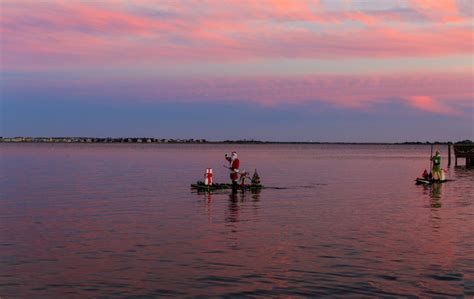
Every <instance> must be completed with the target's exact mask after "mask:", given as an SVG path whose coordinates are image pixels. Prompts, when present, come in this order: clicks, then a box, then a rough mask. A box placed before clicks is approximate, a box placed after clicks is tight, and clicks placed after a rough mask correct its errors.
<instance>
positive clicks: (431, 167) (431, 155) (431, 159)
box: [430, 144, 433, 173]
mask: <svg viewBox="0 0 474 299" xmlns="http://www.w3.org/2000/svg"><path fill="white" fill-rule="evenodd" d="M432 169H433V144H431V153H430V173H431V170H432Z"/></svg>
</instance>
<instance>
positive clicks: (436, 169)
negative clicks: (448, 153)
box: [431, 152, 441, 180]
mask: <svg viewBox="0 0 474 299" xmlns="http://www.w3.org/2000/svg"><path fill="white" fill-rule="evenodd" d="M431 161H433V169H432V171H431V173H432V174H433V179H435V180H440V179H441V156H440V155H439V153H438V152H437V153H436V156H434V157H433V158H431Z"/></svg>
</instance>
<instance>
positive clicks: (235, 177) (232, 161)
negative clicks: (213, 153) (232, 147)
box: [225, 152, 240, 188]
mask: <svg viewBox="0 0 474 299" xmlns="http://www.w3.org/2000/svg"><path fill="white" fill-rule="evenodd" d="M225 159H226V160H227V161H228V162H229V169H230V179H231V180H232V187H234V188H236V187H237V185H238V181H239V167H240V160H239V157H238V156H237V153H236V152H232V154H231V155H228V154H225Z"/></svg>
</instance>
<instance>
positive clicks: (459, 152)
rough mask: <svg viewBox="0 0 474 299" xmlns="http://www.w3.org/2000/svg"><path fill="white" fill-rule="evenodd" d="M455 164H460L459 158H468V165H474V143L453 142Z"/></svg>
mask: <svg viewBox="0 0 474 299" xmlns="http://www.w3.org/2000/svg"><path fill="white" fill-rule="evenodd" d="M453 148H454V166H458V158H465V159H466V166H474V143H458V144H453Z"/></svg>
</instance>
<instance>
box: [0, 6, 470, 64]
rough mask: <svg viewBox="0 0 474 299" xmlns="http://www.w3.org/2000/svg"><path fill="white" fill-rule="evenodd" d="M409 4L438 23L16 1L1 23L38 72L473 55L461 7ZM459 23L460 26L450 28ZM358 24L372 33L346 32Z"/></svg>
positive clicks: (301, 11)
mask: <svg viewBox="0 0 474 299" xmlns="http://www.w3.org/2000/svg"><path fill="white" fill-rule="evenodd" d="M409 4H410V6H409V7H410V9H411V10H412V11H414V12H416V13H418V14H419V15H421V16H425V17H426V20H428V21H429V22H431V23H428V25H426V24H425V25H424V26H419V25H418V24H417V22H411V20H410V19H409V17H407V16H405V15H403V13H404V11H406V10H407V9H408V8H406V9H405V10H401V11H399V10H397V9H392V10H379V11H377V10H363V9H357V8H347V9H339V10H330V9H329V8H328V7H329V6H328V5H323V3H320V2H314V1H285V0H266V1H248V2H247V1H228V2H227V1H226V2H223V1H199V2H193V1H186V2H180V1H170V2H162V3H159V4H156V3H155V2H153V3H152V2H150V1H134V2H133V3H128V2H118V1H112V0H107V1H99V2H81V1H68V2H53V1H22V3H21V5H20V4H18V2H16V1H8V0H6V1H2V18H1V20H0V34H1V35H2V39H1V40H0V43H1V46H2V49H3V54H2V61H3V62H2V66H1V67H2V69H9V70H21V69H24V70H28V69H30V70H38V69H54V68H67V67H84V66H91V67H97V66H111V65H117V63H118V64H122V65H127V64H128V65H134V64H136V63H146V64H147V65H153V66H154V67H159V64H160V63H164V62H166V63H170V62H171V63H186V62H193V61H199V62H202V61H217V62H226V61H239V60H252V59H261V58H271V59H279V58H316V59H340V58H344V59H353V58H367V57H389V58H390V57H394V58H397V57H426V56H432V57H433V56H444V55H454V54H465V55H470V54H472V50H473V47H472V27H471V25H470V24H471V22H472V17H467V16H463V15H461V14H460V13H459V8H458V7H457V6H456V3H455V2H452V1H439V2H437V1H429V2H426V1H412V2H410V3H409ZM395 8H396V6H395ZM388 15H389V16H391V17H387V16H388ZM387 19H388V20H389V21H390V22H387ZM450 19H453V20H454V19H457V21H459V22H458V23H457V24H456V25H455V26H445V25H443V24H444V22H446V21H447V20H450ZM348 20H352V21H355V22H358V23H360V24H362V25H363V26H353V25H351V24H346V22H347V21H348ZM463 22H464V23H463ZM321 24H323V25H324V26H319V25H321ZM314 26H319V27H314Z"/></svg>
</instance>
